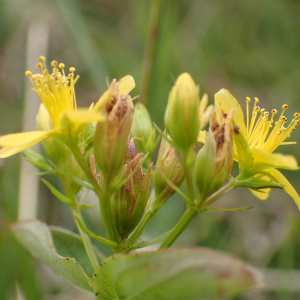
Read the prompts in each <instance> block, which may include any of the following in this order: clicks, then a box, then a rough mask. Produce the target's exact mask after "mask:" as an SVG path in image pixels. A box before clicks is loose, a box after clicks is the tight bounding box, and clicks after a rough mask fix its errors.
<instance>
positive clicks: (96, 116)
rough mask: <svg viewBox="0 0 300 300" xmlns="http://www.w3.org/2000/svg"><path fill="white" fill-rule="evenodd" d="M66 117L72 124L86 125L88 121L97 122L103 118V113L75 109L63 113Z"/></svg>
mask: <svg viewBox="0 0 300 300" xmlns="http://www.w3.org/2000/svg"><path fill="white" fill-rule="evenodd" d="M64 117H66V118H67V119H68V120H69V121H70V122H71V123H72V124H74V125H75V126H76V125H77V126H78V125H86V124H89V123H94V122H98V121H101V120H104V119H105V116H103V114H100V113H97V112H95V111H93V110H92V111H91V110H87V109H77V110H76V111H75V110H70V111H67V112H65V113H64Z"/></svg>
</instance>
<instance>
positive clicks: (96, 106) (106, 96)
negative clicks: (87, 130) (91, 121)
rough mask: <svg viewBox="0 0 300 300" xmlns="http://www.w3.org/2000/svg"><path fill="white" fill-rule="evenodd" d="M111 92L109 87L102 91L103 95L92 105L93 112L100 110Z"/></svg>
mask: <svg viewBox="0 0 300 300" xmlns="http://www.w3.org/2000/svg"><path fill="white" fill-rule="evenodd" d="M111 96H112V94H111V91H110V89H108V90H107V91H105V92H104V93H103V95H102V96H101V97H100V98H99V100H98V101H97V103H96V104H95V106H94V109H93V110H94V111H95V112H100V111H101V109H102V107H103V103H106V101H108V100H109V99H110V98H111Z"/></svg>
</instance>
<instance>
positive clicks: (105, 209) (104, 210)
mask: <svg viewBox="0 0 300 300" xmlns="http://www.w3.org/2000/svg"><path fill="white" fill-rule="evenodd" d="M104 188H105V187H104ZM110 198H111V195H110V194H108V193H107V191H104V193H103V195H100V196H99V202H100V212H101V217H102V221H103V223H104V225H105V228H106V231H107V234H108V237H109V238H110V239H111V240H112V241H114V242H116V243H117V244H120V237H119V234H118V231H117V227H116V224H115V221H114V218H113V214H112V209H111V199H110Z"/></svg>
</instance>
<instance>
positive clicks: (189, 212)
mask: <svg viewBox="0 0 300 300" xmlns="http://www.w3.org/2000/svg"><path fill="white" fill-rule="evenodd" d="M197 213H198V210H197V209H196V208H195V207H193V208H190V207H188V208H187V209H186V211H185V212H184V214H183V215H182V217H181V219H180V220H179V222H178V223H177V224H176V226H175V227H174V228H173V229H172V231H171V233H170V234H169V236H168V237H167V238H166V239H165V241H164V242H163V243H162V244H161V246H160V247H159V249H166V248H169V247H170V246H171V245H172V244H173V243H174V242H175V240H176V239H177V238H178V236H179V235H180V234H181V233H182V232H183V231H184V229H185V228H186V227H187V226H188V225H189V224H190V223H191V221H192V220H193V219H194V217H195V216H196V215H197Z"/></svg>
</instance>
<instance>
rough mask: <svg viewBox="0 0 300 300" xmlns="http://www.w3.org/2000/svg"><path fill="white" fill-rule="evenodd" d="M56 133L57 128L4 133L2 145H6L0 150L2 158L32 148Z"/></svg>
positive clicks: (0, 138) (0, 139)
mask: <svg viewBox="0 0 300 300" xmlns="http://www.w3.org/2000/svg"><path fill="white" fill-rule="evenodd" d="M55 133H57V130H55V129H53V130H49V131H32V132H22V133H14V134H8V135H4V136H2V137H0V145H1V146H2V147H4V148H2V149H1V150H0V158H6V157H9V156H12V155H14V154H16V153H18V152H21V151H23V150H25V149H27V148H30V147H31V146H33V145H35V144H37V143H38V142H40V141H42V140H44V139H46V138H48V137H49V136H51V135H53V134H55Z"/></svg>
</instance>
